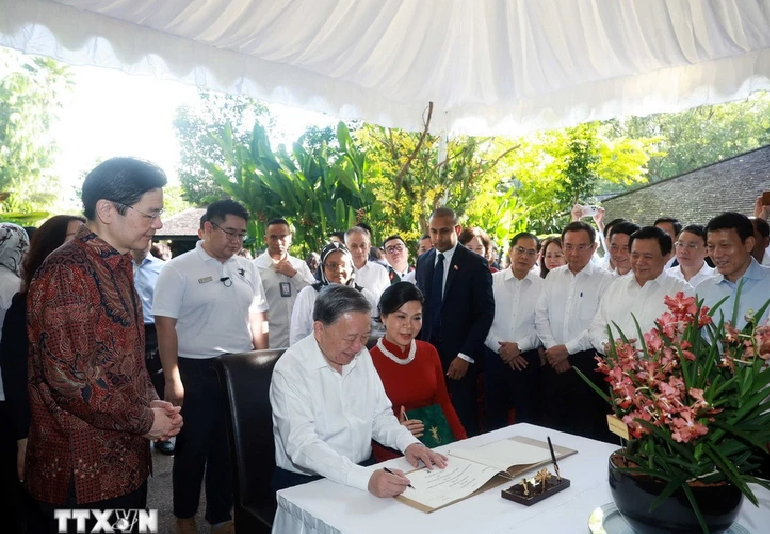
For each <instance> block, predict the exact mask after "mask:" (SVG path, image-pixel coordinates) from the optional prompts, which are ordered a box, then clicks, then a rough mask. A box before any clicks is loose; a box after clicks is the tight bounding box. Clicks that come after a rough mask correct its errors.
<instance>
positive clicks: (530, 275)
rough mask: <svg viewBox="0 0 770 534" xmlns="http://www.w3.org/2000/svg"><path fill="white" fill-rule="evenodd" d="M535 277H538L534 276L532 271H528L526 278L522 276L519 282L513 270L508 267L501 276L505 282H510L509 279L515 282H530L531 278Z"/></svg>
mask: <svg viewBox="0 0 770 534" xmlns="http://www.w3.org/2000/svg"><path fill="white" fill-rule="evenodd" d="M536 277H538V275H536V274H535V273H534V272H532V271H529V272H527V274H526V276H524V278H522V279H521V280H519V279H518V278H516V276H515V275H514V274H513V269H511V268H510V267H508V268H507V269H506V270H505V274H504V275H503V280H505V281H506V282H507V281H508V280H511V279H513V280H516V281H517V282H523V281H524V280H531V279H532V278H536Z"/></svg>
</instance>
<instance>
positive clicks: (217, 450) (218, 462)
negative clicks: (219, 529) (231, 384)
mask: <svg viewBox="0 0 770 534" xmlns="http://www.w3.org/2000/svg"><path fill="white" fill-rule="evenodd" d="M179 373H180V375H181V378H182V386H183V387H184V400H183V402H182V420H183V421H184V425H183V426H182V430H181V432H180V433H179V435H178V436H177V438H176V447H175V452H174V471H173V473H174V515H175V516H176V517H178V518H182V519H188V518H191V517H194V516H195V514H196V513H197V512H198V498H199V496H200V491H201V482H202V481H203V475H204V472H205V474H206V520H207V521H208V522H209V523H212V524H216V523H222V522H224V521H228V520H230V509H231V508H232V506H233V495H232V487H231V478H232V474H231V472H230V456H229V452H228V450H227V428H226V424H225V415H224V399H223V396H222V392H221V391H220V388H219V384H218V382H217V377H216V374H215V371H214V359H213V358H212V359H205V360H195V359H191V358H179Z"/></svg>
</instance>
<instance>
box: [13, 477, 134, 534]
mask: <svg viewBox="0 0 770 534" xmlns="http://www.w3.org/2000/svg"><path fill="white" fill-rule="evenodd" d="M36 505H37V509H36V510H35V513H33V514H31V516H30V522H29V530H28V531H27V532H28V533H29V534H57V533H58V532H59V521H58V520H56V519H54V515H53V514H54V510H56V509H57V508H71V509H75V508H77V509H84V510H100V511H104V510H108V509H109V510H115V511H116V512H119V513H122V512H123V511H124V510H144V509H147V482H146V481H145V483H144V484H142V486H141V487H139V489H137V490H134V491H132V492H131V493H127V494H126V495H121V496H120V497H115V498H113V499H106V500H103V501H96V502H90V503H78V502H77V498H76V496H75V480H74V479H71V480H70V486H69V491H68V493H67V500H66V501H65V502H64V504H51V503H44V502H37V503H36ZM118 519H119V517H118V516H117V515H116V513H115V512H113V514H112V516H111V518H110V525H111V526H112V525H115V523H116V522H117V521H118ZM127 519H128V520H129V521H131V519H133V518H132V517H127ZM66 524H67V532H68V533H72V534H74V533H75V532H77V521H76V520H74V519H70V520H68V521H67V523H66ZM95 525H96V519H95V518H94V517H93V515H92V514H91V515H89V519H86V528H85V532H91V531H92V530H93V529H94V526H95ZM80 532H84V531H82V530H81V531H80ZM121 532H123V531H121ZM130 532H139V522H138V521H136V522H135V523H134V525H133V527H132V528H131V530H130Z"/></svg>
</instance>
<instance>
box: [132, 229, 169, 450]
mask: <svg viewBox="0 0 770 534" xmlns="http://www.w3.org/2000/svg"><path fill="white" fill-rule="evenodd" d="M151 246H152V243H150V244H149V245H147V248H145V249H142V250H132V251H131V257H132V258H133V260H134V261H133V263H132V265H133V267H134V287H135V288H136V293H137V294H138V295H139V300H141V301H142V316H143V317H144V363H145V365H146V366H147V372H148V373H150V380H151V381H152V385H153V386H155V389H156V390H157V391H158V397H160V398H161V399H162V398H163V393H164V391H163V390H164V387H163V386H164V385H165V383H166V382H165V380H164V378H163V369H162V368H161V364H160V354H159V353H158V333H157V332H156V330H155V317H154V316H153V314H152V297H153V294H154V293H155V283H156V282H157V281H158V276H160V270H161V269H162V268H163V266H164V265H166V262H165V261H163V260H161V259H158V258H156V257H155V256H153V255H152V254H150V247H151ZM155 448H156V449H157V450H158V452H160V453H162V454H165V455H172V454H174V441H171V440H166V441H158V442H156V443H155Z"/></svg>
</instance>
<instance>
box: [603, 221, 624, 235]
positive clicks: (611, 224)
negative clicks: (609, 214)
mask: <svg viewBox="0 0 770 534" xmlns="http://www.w3.org/2000/svg"><path fill="white" fill-rule="evenodd" d="M624 221H625V219H620V218H618V219H612V220H611V221H610V222H608V223H607V224H605V225H604V230H602V234H604V238H605V239H607V234H608V233H609V232H610V230H612V227H613V226H615V225H616V224H618V223H622V222H624Z"/></svg>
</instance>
